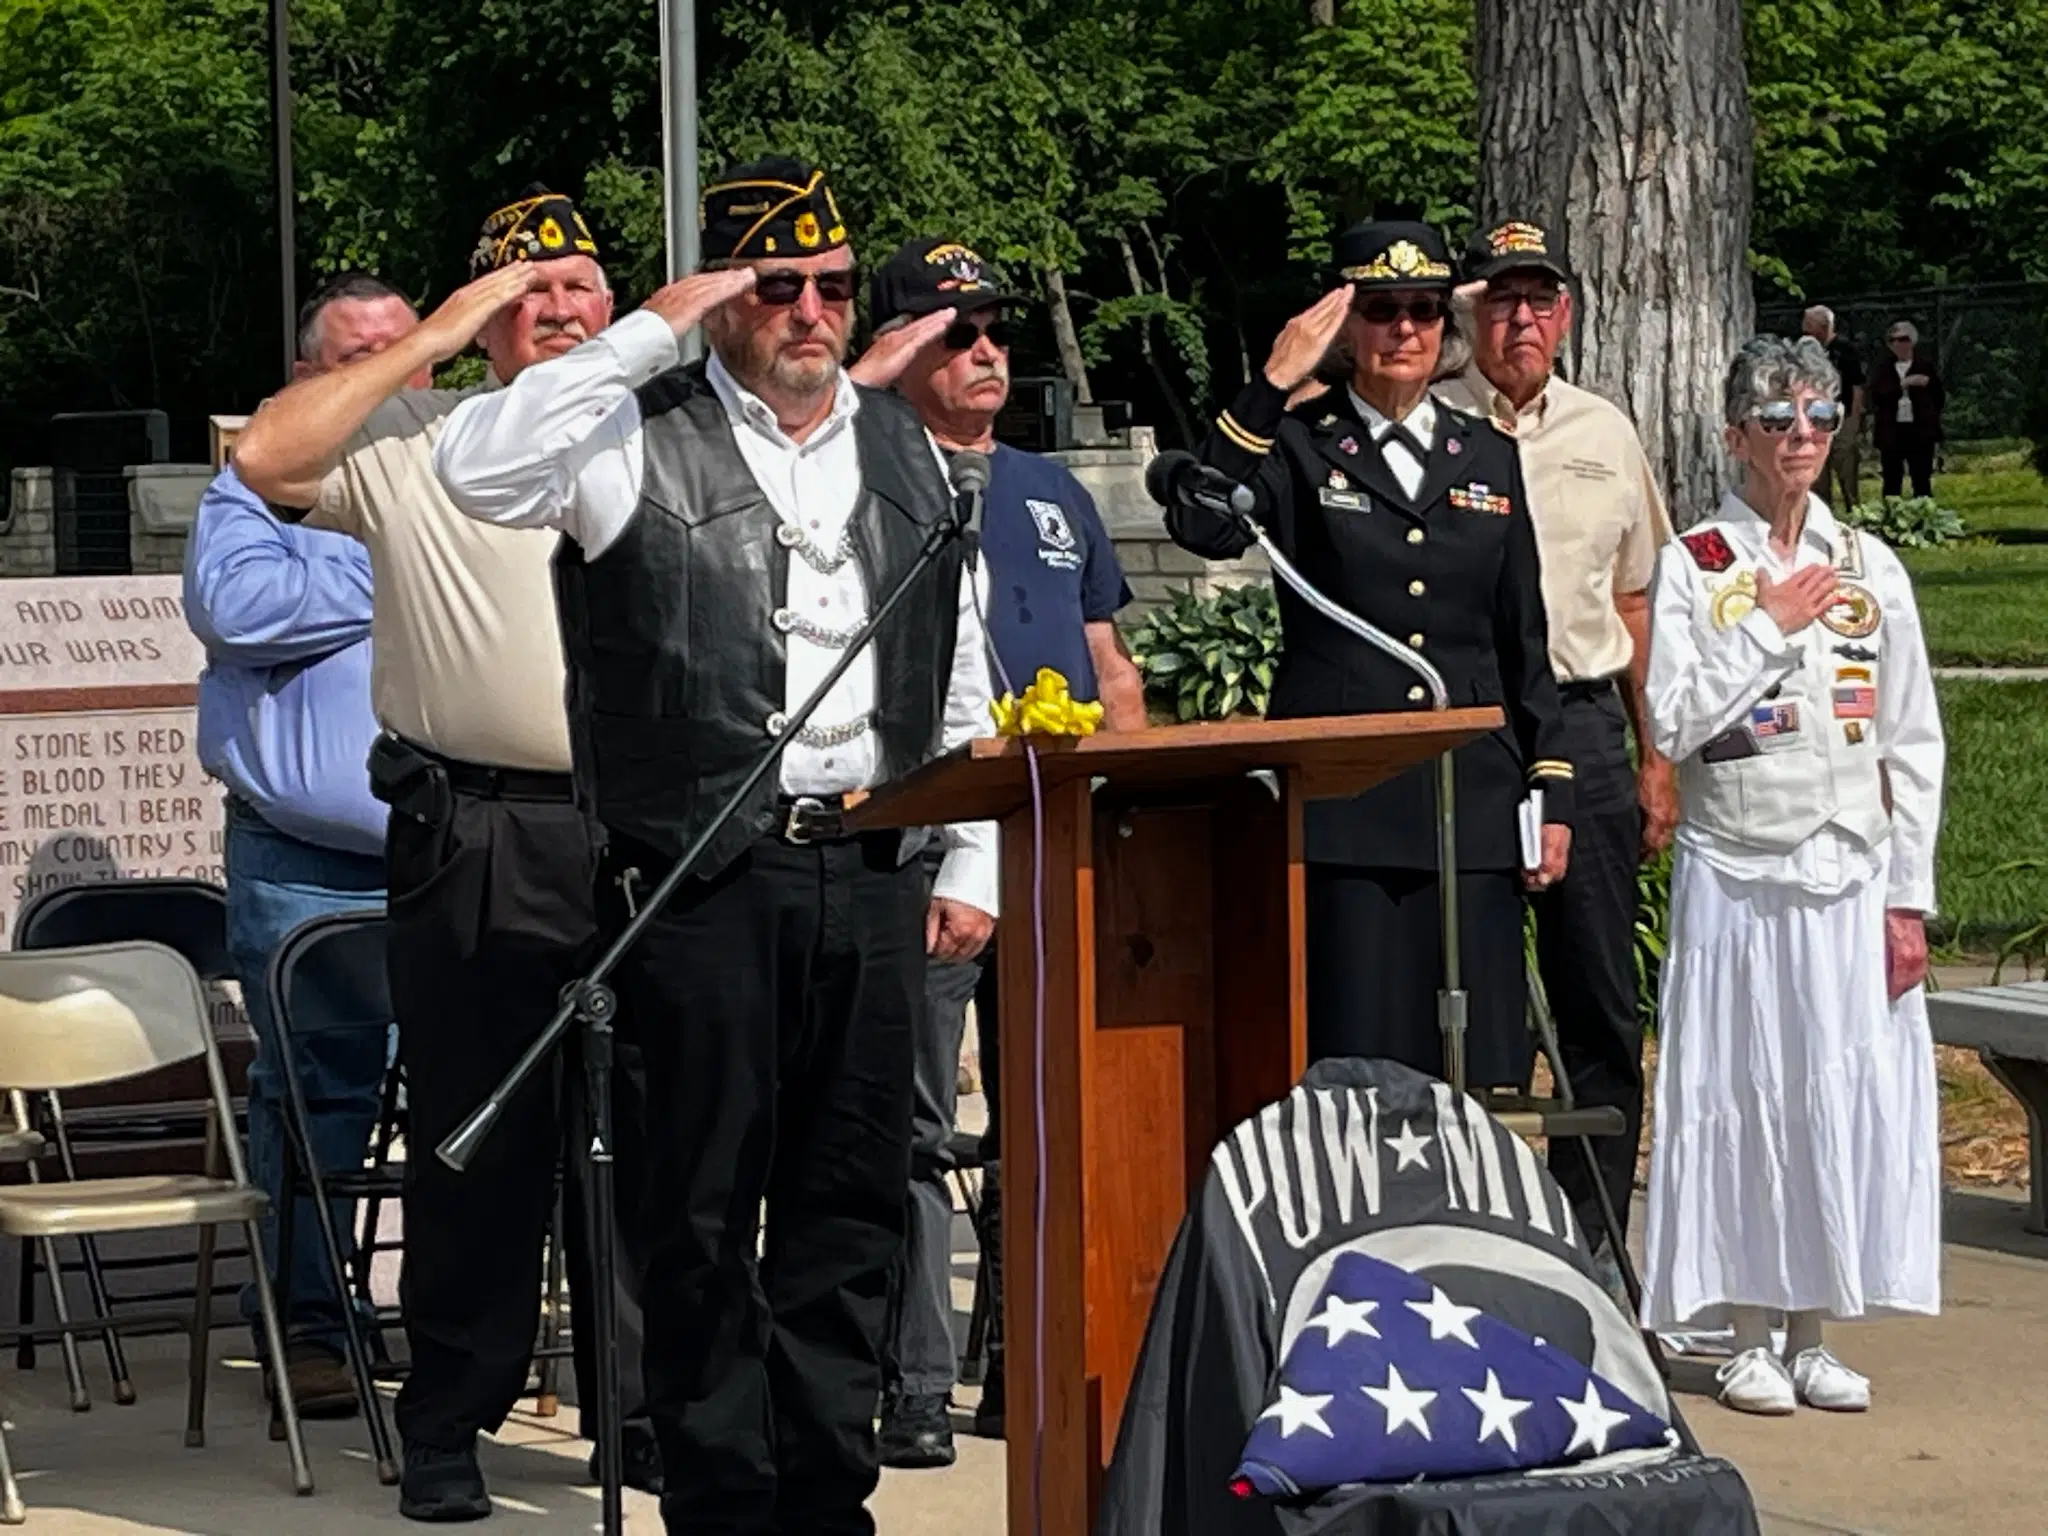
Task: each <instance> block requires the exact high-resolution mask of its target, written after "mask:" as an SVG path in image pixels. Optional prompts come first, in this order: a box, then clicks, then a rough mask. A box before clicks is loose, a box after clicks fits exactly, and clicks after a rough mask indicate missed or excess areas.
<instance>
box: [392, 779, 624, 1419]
mask: <svg viewBox="0 0 2048 1536" xmlns="http://www.w3.org/2000/svg"><path fill="white" fill-rule="evenodd" d="M385 851H386V863H387V866H388V868H387V873H388V876H389V879H390V899H389V916H390V925H391V947H390V971H391V996H392V1002H393V1005H394V1008H395V1011H396V1013H397V1015H398V1033H399V1051H400V1053H401V1056H402V1058H403V1060H404V1064H405V1073H406V1094H407V1102H408V1104H409V1106H410V1111H411V1117H412V1123H411V1147H412V1155H411V1156H410V1157H408V1158H407V1159H406V1165H405V1169H406V1172H405V1182H406V1187H405V1266H404V1270H403V1273H402V1276H401V1279H400V1289H401V1293H402V1300H403V1302H404V1307H405V1321H406V1336H407V1339H408V1341H409V1343H410V1345H411V1351H412V1371H411V1374H410V1375H409V1376H408V1377H407V1378H406V1382H405V1385H404V1387H403V1388H402V1389H401V1390H400V1392H399V1394H398V1407H397V1417H398V1427H399V1432H400V1434H401V1435H403V1436H404V1438H405V1439H406V1440H408V1441H412V1442H416V1443H419V1444H422V1445H430V1446H439V1447H442V1448H446V1449H460V1448H462V1447H465V1446H467V1445H469V1443H470V1442H471V1440H472V1439H473V1438H474V1437H475V1436H476V1434H477V1433H478V1432H479V1431H486V1432H488V1431H492V1430H495V1429H497V1428H498V1426H499V1425H500V1424H502V1423H503V1422H504V1420H505V1416H506V1415H507V1414H508V1413H509V1412H510V1411H511V1409H512V1405H513V1404H514V1403H515V1402H516V1401H517V1400H518V1398H519V1395H520V1394H521V1393H522V1392H523V1391H524V1390H525V1388H526V1378H527V1371H528V1368H529V1366H530V1364H531V1361H532V1358H533V1347H534V1341H535V1337H536V1332H537V1329H538V1325H539V1320H540V1297H541V1279H542V1275H541V1250H542V1244H543V1240H544V1237H545V1235H546V1231H547V1224H548V1219H549V1217H550V1215H551V1214H552V1211H553V1205H554V1185H555V1166H556V1159H557V1158H558V1156H560V1154H561V1152H562V1149H563V1145H564V1140H563V1138H564V1116H563V1114H562V1113H561V1107H562V1102H563V1100H562V1094H563V1091H564V1089H566V1090H567V1091H568V1094H569V1100H568V1102H569V1104H570V1106H571V1113H570V1115H569V1117H568V1120H569V1123H570V1126H571V1135H570V1140H569V1143H568V1145H569V1147H570V1151H571V1157H570V1167H571V1169H572V1171H573V1172H574V1174H575V1177H572V1178H571V1180H570V1181H569V1188H568V1191H567V1195H568V1203H569V1207H570V1209H569V1212H568V1239H569V1243H568V1246H569V1262H570V1285H571V1287H572V1290H573V1291H574V1293H575V1294H576V1295H578V1296H588V1295H590V1294H591V1287H590V1273H591V1266H590V1256H589V1253H588V1251H587V1245H586V1243H585V1242H584V1233H585V1231H586V1228H585V1226H584V1223H583V1220H582V1211H583V1200H582V1195H583V1185H584V1180H585V1178H586V1177H587V1172H588V1169H587V1165H586V1160H585V1159H584V1157H583V1156H582V1152H583V1149H584V1148H586V1147H587V1146H588V1145H589V1137H588V1135H587V1133H584V1132H581V1131H578V1130H576V1129H574V1128H575V1127H577V1126H580V1124H581V1120H582V1115H581V1107H582V1103H583V1097H582V1080H581V1076H580V1073H578V1072H576V1071H575V1070H574V1063H573V1062H565V1063H562V1064H561V1065H560V1066H559V1067H558V1069H557V1070H556V1071H555V1072H553V1073H542V1074H541V1075H540V1076H539V1077H538V1078H537V1079H536V1080H534V1081H532V1082H530V1083H529V1084H528V1085H527V1088H526V1091H525V1092H524V1093H522V1094H521V1095H519V1097H517V1098H516V1099H515V1100H514V1101H513V1102H512V1103H511V1104H509V1105H507V1106H506V1109H505V1113H504V1117H503V1118H502V1119H501V1120H500V1121H499V1123H498V1125H497V1128H496V1129H495V1130H494V1131H493V1132H492V1133H491V1136H490V1138H489V1139H488V1140H487V1141H486V1142H485V1143H484V1145H483V1147H482V1149H481V1150H480V1151H479V1152H478V1153H477V1156H476V1158H475V1160H474V1161H473V1162H471V1164H470V1166H469V1169H468V1171H467V1172H465V1173H459V1174H458V1173H456V1172H454V1171H453V1170H452V1169H450V1168H449V1167H448V1166H447V1165H446V1164H445V1163H443V1162H442V1161H441V1160H440V1159H439V1158H438V1157H436V1156H435V1155H434V1147H435V1146H436V1145H437V1144H438V1143H439V1142H440V1141H441V1140H442V1139H443V1138H444V1137H445V1136H447V1135H448V1133H449V1132H451V1131H453V1130H454V1129H455V1128H456V1126H458V1125H459V1124H461V1122H462V1120H463V1119H464V1117H465V1116H467V1115H468V1113H469V1112H470V1111H471V1110H472V1109H474V1108H475V1107H476V1106H477V1105H478V1104H479V1103H480V1102H482V1100H483V1098H484V1097H485V1096H486V1095H487V1094H488V1093H489V1092H490V1090H491V1089H492V1087H493V1086H495V1085H496V1083H497V1081H498V1080H499V1078H500V1077H502V1076H503V1075H504V1073H505V1072H506V1071H507V1070H509V1069H510V1067H511V1066H512V1064H513V1062H514V1061H516V1060H517V1059H518V1057H519V1054H520V1052H521V1051H523V1050H524V1049H525V1048H526V1046H527V1045H529V1044H530V1043H531V1042H532V1041H533V1039H534V1037H535V1036H536V1035H538V1034H539V1033H540V1031H541V1029H542V1028H543V1027H544V1026H545V1025H546V1023H547V1021H548V1019H549V1018H550V1017H551V1016H552V1015H553V1013H554V1010H555V1007H556V1004H557V1001H558V999H559V997H560V995H561V991H562V988H563V987H564V986H565V985H566V984H567V983H568V982H569V981H571V980H573V979H574V978H575V976H576V975H577V973H578V966H579V963H580V962H581V961H582V960H583V959H585V958H586V956H587V954H588V952H589V949H590V946H591V941H592V939H593V938H594V937H595V932H596V921H595V917H594V914H593V911H592V900H591V882H592V878H593V874H594V871H595V865H596V855H595V852H594V849H593V844H592V838H591V834H590V828H589V824H588V822H587V821H586V820H585V819H584V817H583V816H582V814H581V813H580V812H579V811H577V810H576V808H575V807H574V806H572V805H570V804H569V803H567V801H566V800H564V801H561V802H548V801H537V800H511V799H485V798H480V797H477V796H473V795H467V794H460V793H458V794H456V795H455V796H454V797H453V800H452V804H451V806H450V810H449V815H448V818H447V820H446V822H445V823H444V824H442V825H437V826H431V827H430V826H423V825H422V824H421V823H420V822H419V821H417V820H415V819H413V818H412V817H409V816H406V815H404V814H401V813H398V812H394V813H393V814H392V817H391V830H390V833H389V835H388V837H387V840H386V849H385ZM618 1066H619V1070H618V1072H617V1074H616V1077H615V1082H616V1084H617V1088H618V1094H617V1105H618V1116H617V1118H618V1132H619V1135H618V1141H619V1144H620V1145H619V1154H620V1155H619V1174H620V1178H621V1181H622V1183H623V1181H624V1180H626V1179H629V1178H630V1177H631V1176H632V1172H633V1171H634V1170H636V1169H638V1168H639V1167H640V1166H641V1159H640V1158H639V1157H638V1156H635V1155H634V1153H635V1152H636V1151H637V1149H636V1148H635V1147H634V1146H633V1145H632V1138H633V1136H634V1135H635V1134H636V1132H637V1128H638V1126H639V1125H640V1123H641V1116H642V1114H643V1113H644V1110H643V1108H642V1106H643V1105H644V1103H645V1095H644V1090H642V1089H641V1088H640V1086H639V1083H638V1072H637V1063H635V1062H634V1061H632V1060H631V1059H629V1058H628V1057H625V1056H622V1058H621V1060H620V1062H619V1064H618ZM624 1193H625V1192H624V1190H623V1189H622V1198H621V1205H620V1208H621V1209H622V1210H623V1209H625V1208H626V1207H625V1204H624ZM621 1257H622V1260H623V1262H622V1263H621V1265H620V1275H621V1281H622V1284H621V1290H622V1292H623V1294H622V1295H621V1296H620V1298H619V1299H620V1303H621V1306H620V1312H621V1322H622V1331H623V1333H624V1342H623V1343H622V1346H621V1350H620V1357H621V1367H622V1374H623V1378H624V1382H625V1386H626V1408H627V1412H628V1416H629V1425H628V1432H629V1433H630V1432H631V1420H632V1419H633V1418H635V1417H637V1418H639V1419H640V1420H641V1421H642V1422H643V1425H644V1419H645V1409H644V1407H642V1406H641V1403H640V1398H641V1386H640V1372H639V1355H640V1351H639V1348H638V1327H639V1324H638V1309H637V1306H636V1304H635V1302H634V1296H633V1292H634V1291H635V1290H636V1289H637V1287H636V1286H635V1285H634V1283H633V1281H632V1278H631V1277H632V1276H633V1275H634V1273H635V1272H636V1271H635V1267H634V1265H633V1264H632V1263H631V1262H630V1257H631V1256H630V1254H622V1255H621ZM580 1315H581V1316H583V1317H584V1318H586V1319H587V1317H588V1316H589V1309H588V1308H584V1309H581V1311H580ZM589 1335H590V1329H589V1326H588V1324H587V1322H586V1325H585V1327H584V1328H582V1329H580V1330H578V1337H577V1344H578V1359H577V1378H578V1383H579V1398H580V1400H581V1401H583V1402H585V1403H590V1402H593V1401H594V1398H592V1396H591V1395H590V1394H591V1393H593V1392H594V1391H595V1381H596V1378H595V1373H594V1370H593V1369H592V1368H591V1367H592V1364H593V1362H594V1358H595V1357H594V1354H593V1353H592V1351H594V1349H595V1347H596V1340H595V1339H594V1338H591V1337H590V1336H589ZM641 1432H642V1433H645V1432H646V1431H645V1429H644V1428H643V1429H642V1431H641Z"/></svg>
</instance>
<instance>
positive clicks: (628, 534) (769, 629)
mask: <svg viewBox="0 0 2048 1536" xmlns="http://www.w3.org/2000/svg"><path fill="white" fill-rule="evenodd" d="M636 398H637V399H638V401H639V404H640V412H641V418H642V422H643V427H642V433H641V441H642V445H643V458H644V463H645V468H644V472H643V481H642V487H641V493H640V504H639V506H638V507H637V508H636V509H635V510H634V514H633V517H632V520H631V521H630V522H629V523H628V524H627V525H626V528H625V530H624V532H622V533H621V534H620V535H619V537H618V538H617V539H616V540H615V541H614V542H613V543H612V544H611V545H610V546H609V547H607V548H606V549H605V550H604V551H603V552H602V553H601V554H599V555H598V556H596V557H595V558H594V559H589V558H585V556H584V554H583V552H582V550H581V549H579V548H578V547H577V545H576V544H575V543H574V541H572V540H568V539H565V540H563V541H562V546H561V551H560V553H559V554H557V555H556V557H555V590H556V595H557V599H558V601H559V604H560V608H561V620H562V639H563V646H564V650H565V652H566V654H567V659H568V664H569V728H570V735H571V741H572V746H573V756H574V763H575V775H576V788H577V795H578V798H579V799H580V800H581V801H582V802H583V804H584V806H585V807H586V808H587V809H588V810H590V811H591V812H592V813H593V814H594V815H595V816H596V817H597V819H598V820H599V821H600V822H602V823H603V824H604V825H605V826H606V827H608V828H610V829H612V830H614V831H617V832H619V833H622V834H624V835H625V836H628V837H631V838H634V839H637V840H638V841H640V842H643V843H647V844H650V845H652V846H653V847H655V848H657V849H660V850H662V851H664V852H666V853H669V854H671V855H680V854H681V853H682V852H683V850H684V849H685V848H687V847H688V846H689V844H690V843H691V842H692V841H694V840H695V839H696V837H697V836H698V835H699V834H700V833H701V832H702V831H703V830H704V828H705V827H706V826H707V825H709V823H710V820H711V818H712V816H713V815H714V814H715V813H716V812H717V810H718V808H719V806H721V805H722V804H724V803H725V801H726V799H727V798H728V797H729V796H730V795H731V794H732V793H733V791H734V790H736V789H738V787H739V786H740V784H741V782H742V781H743V780H744V779H745V778H746V775H747V771H748V769H749V768H750V767H751V766H752V765H753V763H754V760H755V758H756V757H757V756H758V755H759V754H760V752H761V750H762V748H763V747H765V746H766V745H767V744H768V742H769V741H770V740H772V739H773V737H774V736H775V735H776V734H778V733H779V732H780V731H781V730H782V729H783V727H784V716H783V711H784V710H785V709H788V708H790V707H791V705H792V704H793V703H795V702H798V701H794V700H789V699H787V698H786V697H785V695H784V672H785V668H786V666H787V661H788V647H787V643H786V641H785V639H784V637H783V635H782V634H781V633H780V632H779V631H778V630H777V629H776V628H775V625H774V622H773V616H774V615H775V613H776V612H777V611H778V610H779V609H781V608H782V607H783V606H784V604H785V602H786V599H787V593H788V587H789V558H790V556H789V551H788V550H787V549H785V548H784V547H783V546H782V545H781V544H780V543H779V542H777V539H776V530H777V528H778V526H779V525H780V519H779V518H778V517H777V515H776V512H775V509H774V507H773V506H772V505H771V504H770V503H769V501H768V498H767V496H766V495H765V494H763V492H762V490H761V488H760V486H759V485H758V484H756V483H755V480H754V477H753V474H752V472H751V471H749V470H748V468H747V464H746V460H745V459H743V458H742V457H741V456H740V451H739V445H738V443H737V442H736V441H735V440H734V437H733V428H732V423H731V421H730V420H729V419H728V418H727V416H726V412H725V407H724V405H723V404H722V403H721V402H720V400H719V398H718V396H717V394H716V393H714V392H713V390H712V388H711V386H710V384H709V383H708V381H707V380H706V378H705V375H704V365H703V364H701V363H699V364H695V365H692V366H690V367H687V368H679V369H675V370H673V371H671V372H669V373H666V374H663V375H662V376H661V377H660V378H658V379H655V380H654V381H652V382H651V383H649V384H647V385H645V386H643V387H642V388H641V389H640V390H639V391H638V394H637V396H636ZM853 433H854V441H855V444H856V447H857V451H858V453H859V455H860V478H861V486H860V493H859V499H858V501H857V502H856V503H855V506H854V511H853V516H852V519H851V521H850V523H849V527H850V528H851V530H852V533H853V545H854V552H855V556H854V557H855V559H856V561H857V562H858V563H859V566H860V571H861V575H862V578H863V580H864V583H865V585H866V588H867V596H868V605H867V606H868V612H870V613H873V612H874V611H875V610H876V609H877V608H879V607H880V606H881V603H882V601H883V600H884V599H885V598H886V597H887V596H888V594H889V592H890V591H891V590H892V589H893V588H894V587H895V585H896V583H897V581H898V580H900V579H901V577H902V575H903V573H904V572H905V571H907V570H908V569H909V568H910V567H911V565H912V563H913V562H914V561H915V560H916V558H917V555H918V551H919V550H920V549H921V548H922V547H923V546H924V543H925V540H926V538H927V536H928V535H929V534H930V532H931V529H932V527H933V525H934V524H936V523H938V522H940V521H941V520H942V519H944V518H945V517H947V516H948V515H949V512H950V507H949V501H950V498H949V494H948V491H947V487H946V483H945V479H944V477H943V476H942V475H941V474H940V472H939V466H938V463H937V461H936V460H935V459H934V458H933V456H932V450H931V444H930V442H929V440H928V439H927V438H926V436H925V432H924V428H923V426H922V425H921V424H920V423H919V421H918V419H917V415H916V413H915V412H914V411H913V410H912V409H911V408H910V407H909V405H907V404H906V403H905V402H904V401H902V400H901V399H899V398H897V397H896V396H894V395H890V394H886V393H882V392H878V391H874V390H867V389H863V390H861V401H860V410H859V412H858V413H857V414H856V415H855V417H854V420H853ZM960 567H961V547H960V545H959V544H958V542H954V543H951V544H949V545H947V546H946V548H945V549H944V550H942V551H941V553H940V555H939V557H938V559H937V560H936V561H935V562H934V563H933V566H932V568H931V569H930V570H928V571H926V572H925V574H924V576H923V577H922V578H920V580H919V582H918V585H917V586H916V587H915V588H913V589H912V590H911V591H910V592H909V593H908V594H907V595H906V596H905V598H904V600H903V601H902V602H901V603H900V604H898V605H897V608H896V611H895V612H894V613H893V614H892V615H891V616H890V618H889V620H888V622H887V623H885V624H884V625H883V626H882V629H881V631H880V633H879V634H878V636H877V637H876V640H875V646H874V658H875V699H876V712H875V730H876V731H877V733H878V734H879V737H880V749H881V751H880V756H881V776H882V778H884V779H891V778H895V777H898V776H899V775H901V774H904V773H908V772H909V771H911V770H912V769H914V768H916V767H918V766H919V765H920V764H922V763H924V762H926V761H928V760H929V759H930V758H932V757H934V756H935V755H937V753H938V750H939V741H940V732H941V730H942V729H943V727H944V723H945V704H946V693H947V687H948V682H949V679H950V677H951V674H952V666H953V645H954V640H955V637H956V635H957V633H958V622H959V619H958V593H959V582H960ZM813 723H814V724H823V725H832V724H837V723H838V722H836V721H831V720H823V721H814V722H813ZM779 780H780V775H779V774H777V773H774V772H770V773H769V774H768V775H767V776H766V777H765V778H764V779H763V780H762V782H761V784H760V785H758V786H757V787H756V789H755V791H754V793H753V794H751V795H750V796H749V797H748V800H747V803H746V804H745V805H744V806H743V807H742V808H741V810H740V812H739V814H738V815H737V816H736V817H734V819H733V820H732V821H731V822H729V823H728V824H727V825H726V827H725V828H724V829H723V830H722V831H721V832H720V833H719V835H718V837H717V838H716V839H715V840H714V841H713V843H712V845H711V847H710V848H709V849H708V850H706V856H705V858H704V860H703V862H702V864H701V865H700V866H699V869H698V873H699V874H701V875H709V874H713V873H715V872H716V871H718V870H720V869H722V868H724V867H725V866H726V865H727V864H729V863H730V862H731V861H732V860H733V859H734V858H736V857H738V856H739V854H740V853H741V852H742V851H743V850H744V849H745V848H746V846H747V845H748V844H749V843H751V842H752V841H753V840H754V839H755V838H757V837H759V836H760V835H761V834H763V833H765V832H767V831H769V830H771V829H772V828H773V827H774V826H775V824H776V817H775V799H776V796H777V795H778V794H779V793H780V790H779V787H778V786H779Z"/></svg>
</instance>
